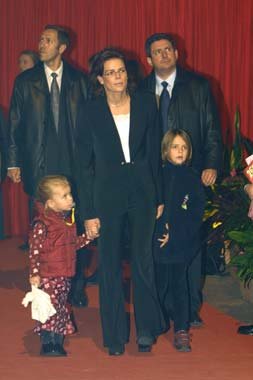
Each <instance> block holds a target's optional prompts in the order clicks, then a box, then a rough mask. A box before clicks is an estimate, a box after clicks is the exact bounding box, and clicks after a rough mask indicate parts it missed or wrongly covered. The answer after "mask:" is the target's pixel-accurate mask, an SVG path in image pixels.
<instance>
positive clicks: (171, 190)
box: [155, 129, 205, 352]
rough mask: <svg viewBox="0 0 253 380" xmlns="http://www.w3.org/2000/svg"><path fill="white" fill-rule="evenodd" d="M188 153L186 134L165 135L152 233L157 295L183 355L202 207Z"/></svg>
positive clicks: (199, 187)
mask: <svg viewBox="0 0 253 380" xmlns="http://www.w3.org/2000/svg"><path fill="white" fill-rule="evenodd" d="M191 154H192V147H191V142H190V139H189V136H188V135H187V134H186V132H184V131H183V130H178V129H174V130H170V131H168V132H167V133H166V134H165V136H164V138H163V141H162V158H163V161H164V167H163V178H164V198H165V208H164V212H163V216H162V218H161V219H160V220H158V223H157V228H156V233H155V260H156V262H157V273H159V276H158V275H157V288H158V294H159V298H160V302H161V305H162V307H163V311H164V314H165V317H166V320H167V323H168V324H169V319H171V317H172V315H170V314H171V310H169V309H171V306H172V310H173V320H174V332H175V337H174V346H175V348H176V349H177V350H178V351H184V352H187V351H190V350H191V346H190V338H189V333H188V330H189V294H188V286H187V267H188V265H189V264H190V262H191V261H192V259H193V258H194V256H195V255H196V254H197V252H198V250H199V248H200V237H199V235H200V226H201V223H202V216H203V212H204V205H205V196H204V190H203V187H202V184H201V181H200V178H199V176H198V175H197V174H196V173H195V172H194V170H193V169H192V168H190V167H189V166H188V164H189V161H190V159H191ZM169 295H170V296H171V299H172V305H171V306H169V303H168V299H169Z"/></svg>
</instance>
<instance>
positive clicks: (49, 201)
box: [45, 199, 55, 209]
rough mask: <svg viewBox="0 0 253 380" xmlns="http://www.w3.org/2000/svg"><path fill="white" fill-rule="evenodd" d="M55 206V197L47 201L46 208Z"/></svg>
mask: <svg viewBox="0 0 253 380" xmlns="http://www.w3.org/2000/svg"><path fill="white" fill-rule="evenodd" d="M54 206H55V203H54V201H53V199H48V200H47V201H46V203H45V208H46V209H47V208H50V209H53V208H54Z"/></svg>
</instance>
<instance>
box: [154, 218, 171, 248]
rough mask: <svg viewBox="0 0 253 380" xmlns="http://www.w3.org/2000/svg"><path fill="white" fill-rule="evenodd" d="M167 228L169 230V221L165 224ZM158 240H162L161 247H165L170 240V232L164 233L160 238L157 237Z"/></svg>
mask: <svg viewBox="0 0 253 380" xmlns="http://www.w3.org/2000/svg"><path fill="white" fill-rule="evenodd" d="M165 228H166V230H167V231H168V230H169V225H168V223H166V224H165ZM157 240H158V241H160V242H161V244H160V248H162V247H164V246H165V244H167V243H168V241H169V233H167V234H163V236H162V237H161V238H160V239H157Z"/></svg>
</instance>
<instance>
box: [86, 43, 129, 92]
mask: <svg viewBox="0 0 253 380" xmlns="http://www.w3.org/2000/svg"><path fill="white" fill-rule="evenodd" d="M115 58H116V59H120V60H121V61H122V62H123V63H124V65H125V67H126V70H127V61H126V57H125V55H124V54H123V53H122V52H121V51H120V50H118V49H115V48H113V47H106V48H105V49H103V50H101V51H99V52H97V53H95V54H93V55H92V56H91V57H90V59H89V66H90V81H91V91H92V95H94V96H95V97H96V96H98V95H104V87H103V86H102V85H101V84H100V83H99V81H98V79H97V76H102V75H103V73H104V63H105V62H106V61H109V60H110V59H115ZM133 87H134V86H133V84H132V83H131V80H130V81H129V80H128V85H127V90H128V92H129V93H131V92H132V91H133Z"/></svg>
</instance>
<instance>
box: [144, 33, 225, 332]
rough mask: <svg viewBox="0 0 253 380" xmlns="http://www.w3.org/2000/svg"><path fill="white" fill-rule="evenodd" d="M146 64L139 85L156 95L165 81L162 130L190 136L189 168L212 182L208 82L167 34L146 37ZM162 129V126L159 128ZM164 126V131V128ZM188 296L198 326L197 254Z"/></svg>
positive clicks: (216, 153) (217, 146)
mask: <svg viewBox="0 0 253 380" xmlns="http://www.w3.org/2000/svg"><path fill="white" fill-rule="evenodd" d="M145 50H146V56H147V62H148V64H149V65H150V66H151V67H152V68H153V70H152V72H151V74H150V75H148V76H147V77H146V78H145V79H144V81H143V82H142V84H141V88H142V89H145V90H148V91H151V92H152V93H154V94H155V95H156V97H157V101H158V105H159V97H160V95H161V94H162V91H163V88H164V82H167V84H166V85H165V86H166V90H167V91H168V92H169V97H170V100H169V106H168V110H167V123H165V128H163V130H162V133H165V132H166V131H167V130H169V129H172V128H173V129H174V128H177V129H183V130H185V131H186V132H187V133H188V135H189V136H190V138H191V143H192V147H193V154H192V162H191V164H192V167H193V168H194V169H196V171H197V172H198V173H199V175H200V177H201V180H202V183H203V185H204V186H211V185H213V184H214V183H215V181H216V178H217V172H218V170H219V169H220V167H221V155H222V138H221V131H220V123H219V118H218V113H217V109H216V106H215V102H214V99H213V96H212V93H211V91H210V86H209V83H208V81H207V80H206V79H205V78H204V77H202V76H200V75H198V74H196V73H194V72H192V71H187V70H184V69H183V68H182V67H180V66H179V65H178V64H177V60H178V50H177V47H176V42H175V40H174V38H173V37H172V36H171V35H170V34H167V33H157V34H154V35H152V36H150V37H148V39H147V40H146V43H145ZM161 129H162V128H161ZM164 129H165V130H164ZM189 287H190V299H191V315H190V319H191V325H192V326H193V327H199V326H201V325H202V320H201V318H200V317H199V309H200V306H201V299H202V294H201V254H199V255H198V256H196V259H194V261H193V262H192V264H191V266H190V268H189Z"/></svg>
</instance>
